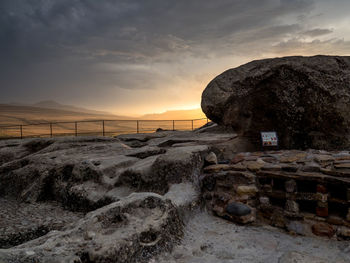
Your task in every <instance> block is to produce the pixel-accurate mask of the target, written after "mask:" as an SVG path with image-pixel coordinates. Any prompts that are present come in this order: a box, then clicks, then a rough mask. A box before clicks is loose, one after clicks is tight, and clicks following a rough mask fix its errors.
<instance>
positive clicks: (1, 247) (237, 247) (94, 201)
mask: <svg viewBox="0 0 350 263" xmlns="http://www.w3.org/2000/svg"><path fill="white" fill-rule="evenodd" d="M249 147H251V146H250V145H249V143H247V142H246V141H245V140H244V139H241V138H238V137H237V135H236V134H235V133H233V132H231V131H227V130H222V129H221V128H218V127H217V126H215V125H209V126H206V127H203V128H201V129H199V130H196V131H195V132H177V131H160V132H156V133H152V134H133V135H121V136H118V137H117V138H103V137H77V138H54V139H26V140H10V141H2V142H0V180H1V183H0V206H1V207H2V208H3V213H2V214H1V215H0V262H1V263H3V262H4V263H7V262H9V263H10V262H11V263H19V262H56V263H58V262H62V263H63V262H72V263H73V262H267V261H263V260H265V259H266V260H268V262H290V261H288V260H290V259H291V258H292V259H293V258H294V259H297V258H303V259H302V260H304V261H300V260H299V261H296V262H323V261H317V260H318V259H317V258H321V259H323V260H324V261H326V262H349V260H350V258H349V256H348V255H349V253H350V251H349V242H348V241H342V242H338V241H335V240H332V241H330V240H328V239H318V238H306V237H292V236H288V235H287V234H285V233H283V232H281V231H279V230H276V229H271V228H270V227H269V228H266V227H256V226H255V227H252V226H251V227H249V226H244V227H242V226H237V225H234V224H233V223H230V222H229V221H226V220H224V219H221V218H218V217H214V216H213V215H211V214H210V212H206V211H205V208H204V207H205V206H204V202H203V199H202V196H201V182H200V178H201V174H202V173H203V166H205V165H208V164H209V163H212V162H213V161H214V162H216V160H215V158H216V156H217V158H218V159H219V161H221V162H227V161H228V160H230V158H232V156H234V153H236V152H239V151H243V150H247V149H249ZM210 152H215V153H216V154H215V155H214V154H209V153H210ZM307 248H309V249H307ZM315 257H316V259H315ZM311 259H312V260H314V261H311ZM278 260H279V261H278ZM315 260H316V261H315Z"/></svg>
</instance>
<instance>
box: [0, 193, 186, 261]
mask: <svg viewBox="0 0 350 263" xmlns="http://www.w3.org/2000/svg"><path fill="white" fill-rule="evenodd" d="M182 227H183V224H182V221H181V219H180V217H179V215H178V213H177V210H176V208H175V206H174V205H172V203H171V201H169V200H165V199H163V198H162V197H161V196H159V195H156V194H149V193H148V194H143V193H140V194H132V195H130V196H129V197H128V198H126V199H124V200H123V201H119V202H115V203H112V204H110V205H108V206H105V207H103V208H100V209H98V210H95V211H93V212H90V213H89V214H87V215H86V216H85V217H84V218H83V219H81V220H79V221H78V222H76V224H75V226H74V227H72V228H69V229H68V230H65V231H51V232H50V233H49V234H47V235H45V236H43V237H41V238H38V239H35V240H33V241H30V242H28V243H25V244H23V245H20V246H17V247H16V248H13V249H8V250H1V249H0V262H47V263H49V262H57V263H66V262H72V263H73V262H116V263H118V262H120V263H121V262H123V263H124V262H148V260H149V259H150V258H151V257H152V256H153V255H155V254H157V253H159V252H161V251H169V250H170V249H171V248H172V246H173V245H174V244H175V243H176V242H177V241H178V240H179V239H180V238H181V236H182V233H183V231H182Z"/></svg>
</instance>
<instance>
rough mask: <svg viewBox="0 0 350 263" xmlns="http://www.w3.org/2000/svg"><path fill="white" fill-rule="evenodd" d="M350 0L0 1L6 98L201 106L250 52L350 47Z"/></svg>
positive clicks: (1, 83)
mask: <svg viewBox="0 0 350 263" xmlns="http://www.w3.org/2000/svg"><path fill="white" fill-rule="evenodd" d="M349 10H350V1H349V0H332V1H330V0H328V1H326V0H314V1H312V0H245V1H243V0H215V1H213V0H1V1H0V94H1V95H0V103H9V102H22V103H35V102H38V101H40V100H55V101H57V102H60V103H62V104H71V105H76V106H82V107H87V108H92V109H97V110H105V111H110V112H113V113H116V114H124V115H137V114H145V113H153V112H162V111H165V110H173V109H191V108H198V107H200V100H201V94H202V91H203V90H204V88H205V87H206V85H207V84H208V83H209V82H210V80H212V79H213V78H214V77H215V76H217V75H218V74H220V73H222V72H223V71H225V70H227V69H229V68H233V67H237V66H239V65H241V64H244V63H247V62H249V61H251V60H255V59H262V58H270V57H281V56H290V55H305V56H311V55H317V54H324V55H350V16H349Z"/></svg>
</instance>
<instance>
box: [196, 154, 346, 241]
mask: <svg viewBox="0 0 350 263" xmlns="http://www.w3.org/2000/svg"><path fill="white" fill-rule="evenodd" d="M201 186H202V192H203V198H204V200H205V203H206V205H207V207H208V208H209V209H210V210H212V211H213V212H214V213H215V214H216V215H218V216H220V217H223V218H226V219H228V220H232V221H234V222H237V223H241V224H247V223H255V224H260V223H267V224H270V225H273V226H276V227H280V228H284V229H286V230H287V231H289V232H291V233H294V234H299V235H317V236H326V237H329V238H338V239H349V238H350V209H349V204H350V154H349V152H344V151H343V152H325V151H316V150H309V151H306V152H304V151H271V152H254V153H240V154H236V155H235V156H234V158H233V159H232V160H231V162H230V164H214V165H209V166H206V167H205V168H204V170H203V175H202V176H201Z"/></svg>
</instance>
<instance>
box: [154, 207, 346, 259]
mask: <svg viewBox="0 0 350 263" xmlns="http://www.w3.org/2000/svg"><path fill="white" fill-rule="evenodd" d="M153 262H158V263H166V262H169V263H170V262H171V263H172V262H179V263H180V262H181V263H185V262H186V263H211V262H224V263H246V262H252V263H266V262H268V263H329V262H332V263H345V262H350V243H349V242H339V241H334V240H329V239H326V238H311V237H302V236H295V235H289V234H286V233H284V232H282V231H281V230H278V229H276V228H273V227H270V226H259V227H257V226H240V225H236V224H234V223H231V222H229V221H226V220H223V219H220V218H217V217H215V216H213V215H210V214H208V213H207V212H205V211H204V212H198V213H194V214H193V215H192V216H191V220H189V222H188V224H187V225H186V228H185V236H184V238H183V240H182V242H181V244H180V245H178V246H176V247H175V248H174V250H173V252H172V253H165V254H163V255H162V256H160V257H158V258H156V259H155V260H154V261H153Z"/></svg>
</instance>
